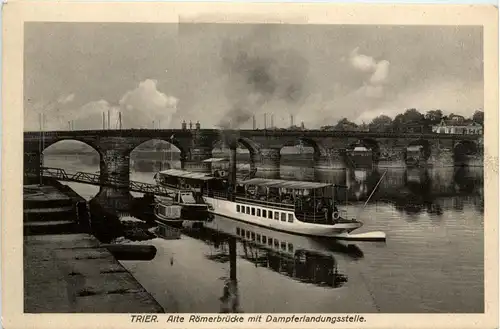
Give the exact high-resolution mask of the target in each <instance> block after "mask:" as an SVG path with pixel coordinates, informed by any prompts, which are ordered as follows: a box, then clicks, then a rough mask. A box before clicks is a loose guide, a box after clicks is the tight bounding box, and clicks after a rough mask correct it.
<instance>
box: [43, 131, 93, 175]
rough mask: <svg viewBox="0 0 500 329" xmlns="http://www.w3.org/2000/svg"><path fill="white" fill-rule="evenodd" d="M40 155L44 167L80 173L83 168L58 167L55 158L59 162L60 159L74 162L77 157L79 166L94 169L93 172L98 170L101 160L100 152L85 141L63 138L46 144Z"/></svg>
mask: <svg viewBox="0 0 500 329" xmlns="http://www.w3.org/2000/svg"><path fill="white" fill-rule="evenodd" d="M42 154H43V163H44V166H46V167H57V168H63V169H65V170H67V169H69V170H70V171H82V170H80V169H83V168H64V165H62V166H61V165H59V163H58V161H57V159H56V158H57V157H59V158H60V160H61V161H62V160H63V159H62V158H65V159H66V161H68V160H71V159H73V160H76V159H77V157H78V156H80V159H79V160H81V162H82V163H81V164H82V165H83V166H84V167H88V166H90V167H95V168H96V170H94V171H98V170H99V162H100V161H101V158H102V152H101V150H100V149H99V148H98V147H96V146H94V145H92V144H91V143H89V142H87V141H84V140H80V139H76V138H75V139H73V138H64V139H58V140H54V141H50V142H49V143H48V144H45V145H44V148H43V150H42ZM82 156H87V157H82ZM47 161H48V162H47ZM85 169H88V168H85Z"/></svg>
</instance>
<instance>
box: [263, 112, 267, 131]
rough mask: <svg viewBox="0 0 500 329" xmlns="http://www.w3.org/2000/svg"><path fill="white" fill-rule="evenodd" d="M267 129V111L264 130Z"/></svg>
mask: <svg viewBox="0 0 500 329" xmlns="http://www.w3.org/2000/svg"><path fill="white" fill-rule="evenodd" d="M265 129H267V113H264V130H265Z"/></svg>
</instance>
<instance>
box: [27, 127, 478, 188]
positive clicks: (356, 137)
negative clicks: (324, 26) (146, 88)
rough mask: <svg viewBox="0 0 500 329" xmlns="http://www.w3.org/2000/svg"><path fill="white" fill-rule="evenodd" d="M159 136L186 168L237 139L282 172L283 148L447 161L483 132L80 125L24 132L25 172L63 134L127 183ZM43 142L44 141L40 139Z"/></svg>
mask: <svg viewBox="0 0 500 329" xmlns="http://www.w3.org/2000/svg"><path fill="white" fill-rule="evenodd" d="M153 139H158V140H164V141H168V142H170V143H172V144H173V145H175V146H176V147H177V148H178V149H179V150H180V155H181V164H182V168H183V169H185V170H189V171H194V172H206V173H208V172H211V163H210V162H205V161H204V160H207V159H209V158H211V157H212V150H213V149H214V147H217V145H220V143H221V142H223V143H225V144H226V145H227V146H229V147H230V148H231V149H233V150H234V149H235V148H236V146H237V145H238V144H240V145H242V146H244V147H246V148H247V149H248V150H249V152H250V165H251V167H252V168H258V170H259V171H272V172H279V167H280V158H281V153H280V151H281V149H282V148H283V147H285V146H293V145H297V143H298V142H299V141H300V142H301V143H302V144H303V145H304V146H309V147H312V148H313V149H314V155H313V157H314V162H315V164H314V166H315V168H317V169H323V168H325V169H326V168H328V169H330V168H337V169H338V168H346V167H348V166H350V165H351V162H350V161H348V160H349V159H348V157H347V156H346V150H348V149H351V148H352V147H354V146H355V145H360V144H361V145H363V146H365V147H366V148H368V149H370V150H372V160H373V162H374V163H379V164H382V165H385V164H384V163H381V162H380V161H385V162H388V163H390V166H399V167H405V166H406V162H407V150H408V147H409V146H412V145H421V146H422V147H423V154H424V157H425V161H426V162H427V163H428V164H430V165H432V166H440V165H442V164H445V165H449V164H450V163H451V164H453V162H454V161H455V154H460V153H462V154H464V155H466V156H470V155H472V156H476V157H477V158H478V159H479V160H480V159H482V153H483V147H482V136H480V135H451V134H433V133H432V134H431V133H427V134H418V133H376V132H358V131H322V130H281V129H276V130H225V131H221V130H217V129H200V128H196V129H121V130H119V129H117V130H81V131H80V130H76V131H48V132H44V133H43V134H41V133H40V132H25V133H24V167H25V172H28V171H31V172H33V173H36V172H38V173H39V172H40V166H41V153H42V152H43V150H44V149H45V148H47V147H49V146H50V145H52V144H54V143H57V142H59V141H61V140H77V141H80V142H83V143H86V144H87V145H89V146H90V147H92V148H93V149H94V150H96V151H97V153H98V154H99V156H100V164H99V171H100V175H101V180H104V181H107V180H113V179H114V177H118V180H117V184H121V185H122V187H124V188H126V187H128V186H129V184H128V181H129V179H130V177H129V175H130V153H131V152H132V151H133V150H134V149H135V148H136V147H138V146H139V145H141V144H142V143H145V142H147V141H150V140H153ZM41 142H42V143H41Z"/></svg>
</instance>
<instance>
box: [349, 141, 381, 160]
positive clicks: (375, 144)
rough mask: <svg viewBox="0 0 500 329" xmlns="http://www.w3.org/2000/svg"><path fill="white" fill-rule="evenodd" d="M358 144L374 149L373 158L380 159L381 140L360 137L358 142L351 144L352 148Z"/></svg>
mask: <svg viewBox="0 0 500 329" xmlns="http://www.w3.org/2000/svg"><path fill="white" fill-rule="evenodd" d="M356 146H364V147H366V148H367V149H369V150H371V151H372V160H373V161H374V162H377V161H378V160H379V159H380V145H379V142H378V141H377V140H375V139H373V138H360V139H358V140H357V141H356V142H354V143H352V144H350V145H349V148H350V149H354V148H355V147H356Z"/></svg>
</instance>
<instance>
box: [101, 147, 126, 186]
mask: <svg viewBox="0 0 500 329" xmlns="http://www.w3.org/2000/svg"><path fill="white" fill-rule="evenodd" d="M99 169H100V180H101V182H102V184H105V183H106V182H109V181H113V182H114V185H115V186H117V188H123V189H128V188H129V184H130V152H129V150H128V149H120V148H118V147H117V148H116V149H115V148H111V149H107V150H101V159H100V162H99Z"/></svg>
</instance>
